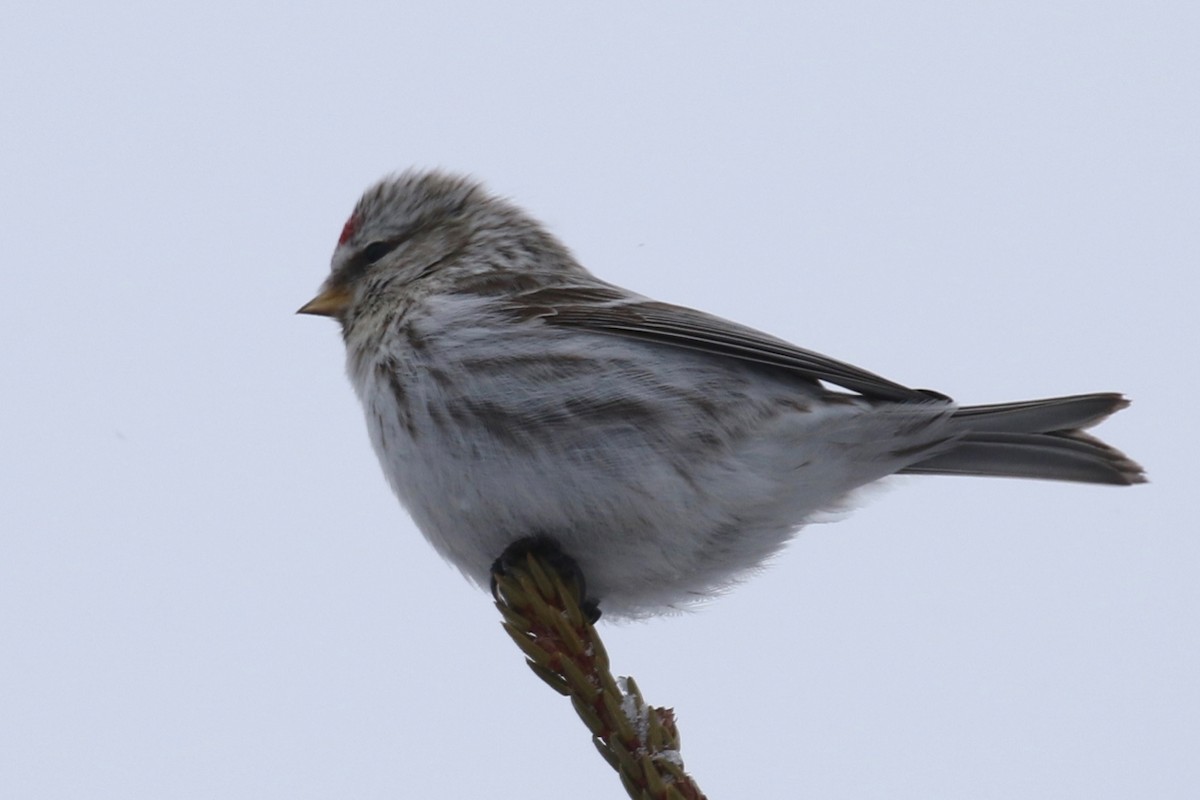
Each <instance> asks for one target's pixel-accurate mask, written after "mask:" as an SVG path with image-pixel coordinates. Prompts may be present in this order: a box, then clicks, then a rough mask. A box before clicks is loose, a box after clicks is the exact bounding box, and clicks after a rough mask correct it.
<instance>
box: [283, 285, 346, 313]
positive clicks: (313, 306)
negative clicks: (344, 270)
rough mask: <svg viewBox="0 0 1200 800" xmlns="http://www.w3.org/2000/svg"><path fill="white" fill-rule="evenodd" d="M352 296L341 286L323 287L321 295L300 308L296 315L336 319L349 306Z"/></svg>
mask: <svg viewBox="0 0 1200 800" xmlns="http://www.w3.org/2000/svg"><path fill="white" fill-rule="evenodd" d="M351 299H353V298H352V296H351V294H350V292H349V290H347V289H346V288H345V287H343V286H325V287H322V289H321V293H320V294H318V295H317V296H316V297H314V298H313V299H312V300H309V301H308V302H307V303H305V304H304V305H302V306H300V310H299V311H297V312H296V313H297V314H315V315H317V316H319V317H337V316H341V313H342V312H343V311H345V310H346V307H347V306H349V305H350V301H351Z"/></svg>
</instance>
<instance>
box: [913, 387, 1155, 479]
mask: <svg viewBox="0 0 1200 800" xmlns="http://www.w3.org/2000/svg"><path fill="white" fill-rule="evenodd" d="M1127 405H1129V401H1128V400H1126V399H1125V398H1124V397H1122V396H1121V395H1119V394H1081V395H1075V396H1073V397H1052V398H1050V399H1047V400H1027V401H1025V402H1020V403H1000V404H997V405H988V406H966V407H964V408H960V409H959V410H958V411H956V412H955V414H954V416H953V418H952V420H953V422H954V423H955V424H956V425H957V426H958V430H961V431H963V433H962V435H961V438H959V439H958V440H957V442H956V443H955V444H954V445H953V446H952V447H951V448H950V449H948V450H945V451H943V452H941V453H938V454H937V455H934V456H931V457H929V458H927V459H925V460H924V461H918V462H917V463H915V464H913V465H911V466H909V467H906V468H904V469H902V470H900V471H901V472H902V473H908V474H916V475H982V476H988V477H1007V478H1040V479H1043V480H1053V481H1078V482H1081V483H1108V484H1114V485H1120V486H1128V485H1130V484H1134V483H1145V482H1146V476H1145V474H1144V473H1143V471H1142V468H1141V466H1140V465H1138V464H1137V463H1136V462H1134V461H1132V460H1131V459H1130V458H1129V457H1128V456H1126V455H1125V454H1124V453H1122V452H1121V451H1120V450H1117V449H1116V448H1115V447H1111V446H1109V445H1107V444H1105V443H1104V442H1102V441H1100V440H1099V439H1097V438H1096V437H1095V436H1092V435H1090V434H1087V433H1084V432H1083V430H1084V428H1089V427H1091V426H1092V425H1095V424H1096V423H1098V422H1100V421H1101V420H1103V419H1104V418H1106V417H1107V416H1109V415H1110V414H1113V413H1115V412H1117V411H1120V410H1121V409H1122V408H1125V407H1126V406H1127Z"/></svg>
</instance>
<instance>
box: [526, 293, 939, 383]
mask: <svg viewBox="0 0 1200 800" xmlns="http://www.w3.org/2000/svg"><path fill="white" fill-rule="evenodd" d="M515 301H516V303H517V304H518V306H519V307H518V309H517V310H518V312H519V314H520V316H521V318H523V319H534V318H538V319H541V320H542V321H543V322H544V323H545V324H547V325H562V326H569V327H574V328H580V329H583V330H588V331H593V332H595V333H605V334H613V335H617V336H628V337H630V338H634V339H641V340H643V341H648V342H657V343H659V344H664V345H671V346H674V347H683V348H688V349H691V350H699V351H702V352H705V353H712V354H713V355H718V356H725V357H727V358H734V359H738V360H739V361H747V362H751V363H755V364H765V365H767V366H771V367H775V368H777V369H782V370H786V371H788V372H791V373H793V374H796V375H799V376H802V377H804V378H807V379H810V380H820V381H827V382H828V383H832V384H835V385H837V386H841V387H843V388H845V389H850V390H851V391H855V392H859V393H861V394H862V395H863V396H864V397H868V398H871V399H876V400H898V401H904V400H908V401H914V400H919V401H925V402H928V401H929V400H930V399H931V398H937V399H945V398H943V397H942V396H941V395H937V394H935V393H933V392H927V391H924V390H918V389H910V388H908V387H907V386H902V385H900V384H898V383H895V382H893V381H889V380H888V379H886V378H881V377H880V376H878V375H875V374H874V373H871V372H867V371H866V370H864V369H859V368H858V367H855V366H852V365H850V364H846V363H844V362H841V361H836V360H834V359H832V358H828V357H826V356H823V355H821V354H820V353H814V352H812V351H810V350H804V349H801V348H799V347H796V346H794V345H791V344H788V343H787V342H785V341H783V340H782V339H776V338H775V337H774V336H768V335H767V334H765V333H762V332H760V331H756V330H754V329H753V328H748V327H746V326H745V325H739V324H737V323H736V322H729V321H728V320H724V319H721V318H720V317H714V316H712V315H711V314H705V313H703V312H701V311H695V310H693V309H690V308H684V307H682V306H674V305H670V304H668V303H659V302H655V301H652V300H638V299H632V300H631V299H630V296H629V295H628V294H625V293H624V292H622V291H620V290H618V289H616V288H611V287H597V286H587V287H547V288H542V289H537V290H534V291H532V292H528V293H525V294H521V295H519V296H518V297H517V298H515Z"/></svg>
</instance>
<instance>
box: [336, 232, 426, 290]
mask: <svg viewBox="0 0 1200 800" xmlns="http://www.w3.org/2000/svg"><path fill="white" fill-rule="evenodd" d="M412 237H413V234H412V233H406V234H404V235H403V236H397V237H396V238H394V239H383V240H380V241H377V242H371V243H370V244H368V245H367V246H366V247H364V248H363V249H362V250H360V251H358V252H357V253H355V255H354V257H353V258H351V259H350V260H349V261H348V262H346V266H344V267H342V269H341V273H342V275H343V277H344V279H345V280H353V279H354V278H357V277H358V276H359V275H361V274H362V273H364V272H366V270H367V267H369V266H371V265H372V264H374V263H375V262H376V261H378V260H379V259H381V258H383V257H384V256H386V255H387V254H388V253H390V252H392V251H393V250H395V249H396V248H397V247H399V246H400V245H402V244H404V242H406V241H408V240H409V239H411V238H412Z"/></svg>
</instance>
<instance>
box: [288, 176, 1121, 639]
mask: <svg viewBox="0 0 1200 800" xmlns="http://www.w3.org/2000/svg"><path fill="white" fill-rule="evenodd" d="M300 313H304V314H318V315H323V316H328V317H333V318H335V319H336V320H338V322H340V323H341V327H342V336H343V338H344V340H345V343H346V350H347V369H348V372H349V376H350V380H351V382H352V383H353V384H354V388H355V390H356V391H357V393H358V396H359V399H360V400H361V401H362V405H363V408H364V410H365V412H366V419H367V427H368V429H369V431H370V438H371V442H372V443H373V445H374V448H375V452H376V454H377V455H378V457H379V460H380V463H381V464H382V466H383V471H384V473H385V475H386V476H387V479H388V482H389V483H390V484H391V486H392V489H393V490H394V491H395V493H396V495H397V496H398V497H399V499H400V502H401V503H402V504H403V505H404V507H405V508H406V509H407V510H408V512H409V514H411V515H412V518H413V520H414V521H415V522H416V524H417V526H418V527H419V528H420V529H421V531H422V533H423V534H424V535H425V537H426V538H427V539H428V540H429V542H430V543H431V544H432V545H433V546H434V548H435V549H436V550H437V551H438V552H439V553H440V554H441V555H442V556H444V557H445V558H446V559H448V560H449V561H450V562H451V563H453V564H455V565H456V566H457V567H458V568H459V569H460V570H462V572H463V573H464V574H465V575H466V576H467V577H468V578H470V579H471V580H472V581H474V582H475V583H477V584H479V585H480V586H487V585H488V583H489V581H490V579H491V575H492V570H493V569H494V568H498V565H499V567H502V566H503V564H504V563H505V562H504V558H505V556H506V554H508V555H511V554H512V553H513V552H514V548H518V549H520V548H522V547H527V548H543V549H547V550H550V551H553V552H555V553H557V554H559V555H560V556H561V557H562V559H563V560H565V561H566V562H568V563H570V564H572V565H573V566H574V567H576V568H577V570H578V575H579V576H581V577H582V580H584V581H585V582H586V586H587V597H588V598H589V600H590V601H591V603H592V604H593V605H592V608H593V611H592V613H593V614H598V612H596V611H595V610H594V604H596V603H598V604H599V606H600V607H601V608H602V609H603V611H604V613H605V614H607V615H611V616H615V617H643V616H648V615H653V614H657V613H662V612H664V611H670V610H673V609H679V608H682V607H685V606H687V605H688V604H690V603H692V602H695V601H699V600H704V599H707V598H711V597H713V596H714V594H716V593H718V592H720V591H721V590H723V589H727V588H728V587H730V586H731V585H732V584H734V583H736V582H737V581H738V580H739V579H741V578H743V577H745V576H746V575H748V574H750V573H752V572H754V570H755V569H756V568H757V567H760V566H761V565H762V564H763V563H764V562H765V561H766V560H767V559H769V558H770V557H771V556H772V555H773V554H775V553H776V552H777V551H778V550H779V549H780V548H781V547H782V546H783V545H784V544H785V543H786V542H787V541H788V540H789V539H790V538H791V537H792V536H793V535H794V534H795V532H796V531H797V530H798V529H799V528H800V527H802V526H803V525H804V524H805V522H806V521H809V520H811V519H812V518H813V516H814V515H816V514H818V513H820V512H822V511H827V510H830V509H834V508H838V507H840V506H842V505H844V503H845V500H846V497H847V495H848V494H849V493H851V492H853V491H854V490H855V489H858V488H859V487H862V486H865V485H866V484H869V483H872V482H874V481H878V480H880V479H882V478H884V477H886V476H888V475H892V474H919V475H978V476H999V477H1016V478H1042V479H1048V480H1059V481H1076V482H1082V483H1098V484H1115V485H1128V484H1135V483H1141V482H1143V481H1144V480H1145V478H1144V476H1143V472H1142V468H1141V467H1140V466H1138V465H1137V464H1136V463H1134V462H1133V461H1131V460H1130V459H1129V458H1127V457H1126V456H1125V455H1124V454H1123V453H1121V452H1120V451H1118V450H1116V449H1115V448H1113V447H1110V446H1109V445H1107V444H1105V443H1104V442H1102V441H1100V440H1099V439H1097V438H1095V437H1093V436H1091V435H1089V434H1087V433H1084V432H1083V431H1084V429H1085V428H1088V427H1090V426H1092V425H1095V424H1096V423H1098V422H1100V421H1101V420H1103V419H1104V418H1106V417H1108V416H1109V415H1110V414H1112V413H1114V412H1115V411H1118V410H1120V409H1122V408H1124V407H1125V406H1127V405H1128V401H1127V400H1125V398H1123V397H1122V396H1121V395H1119V394H1112V393H1101V394H1083V395H1074V396H1071V397H1056V398H1050V399H1046V400H1029V401H1024V402H1016V403H1001V404H997V405H983V406H964V407H959V406H958V405H956V404H955V403H954V402H953V401H952V400H950V398H948V397H947V396H945V395H942V394H939V393H937V392H932V391H928V390H924V389H910V388H908V387H907V386H904V385H902V384H899V383H895V382H893V381H890V380H887V379H886V378H882V377H880V376H878V375H875V374H873V373H870V372H867V371H866V370H863V369H860V368H858V367H854V366H851V365H849V364H846V363H843V362H840V361H836V360H834V359H832V358H828V357H826V356H823V355H819V354H818V353H814V352H811V351H809V350H803V349H801V348H799V347H796V346H794V345H791V344H788V343H787V342H785V341H783V340H781V339H777V338H775V337H773V336H769V335H767V334H765V333H761V332H759V331H757V330H754V329H752V328H749V327H746V326H744V325H739V324H737V323H735V322H729V321H727V320H724V319H720V318H718V317H715V316H712V315H711V314H706V313H704V312H701V311H695V310H693V309H690V308H684V307H681V306H675V305H670V304H668V303H662V302H658V301H655V300H651V299H649V298H647V297H643V296H641V295H639V294H636V293H634V292H631V291H629V290H628V289H623V288H621V287H619V286H614V285H613V284H610V283H607V282H605V281H603V280H601V279H599V278H597V277H595V276H594V275H592V273H591V272H589V271H588V270H586V269H585V268H584V267H583V266H581V265H580V264H579V263H578V262H577V261H576V260H575V258H574V257H573V256H572V255H571V253H570V251H568V250H567V248H566V247H565V246H564V245H563V244H561V243H560V242H559V241H558V239H556V238H555V237H554V236H553V235H552V234H551V233H549V232H548V231H547V230H546V228H545V227H543V226H542V225H541V224H540V223H538V222H537V221H536V220H535V219H533V218H532V217H531V216H529V215H528V214H526V213H525V212H524V211H522V210H521V209H520V208H518V207H517V206H516V205H514V204H513V203H511V202H509V201H507V200H505V199H503V198H500V197H497V196H495V195H493V194H491V193H489V192H488V191H487V190H485V189H484V188H483V186H481V185H480V184H479V183H478V182H476V181H474V180H472V179H470V178H467V177H462V176H457V175H452V174H447V173H444V172H440V171H409V172H405V173H403V174H400V175H395V176H390V177H387V178H385V179H383V180H382V181H380V182H379V183H377V184H376V185H374V186H373V187H371V188H369V189H368V190H367V191H366V193H364V194H363V196H362V198H361V199H360V200H359V201H358V204H357V205H356V206H355V208H354V211H353V213H352V214H351V215H350V218H349V219H348V220H347V221H346V223H345V226H344V227H343V228H342V232H341V236H340V238H339V239H338V243H337V247H336V249H335V250H334V253H333V263H332V271H331V273H330V275H329V277H328V279H327V280H326V281H325V283H324V285H323V286H322V287H321V290H320V293H319V294H318V295H317V296H316V298H314V299H313V300H312V301H310V302H309V303H307V304H306V305H305V306H304V307H302V308H301V309H300Z"/></svg>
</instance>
